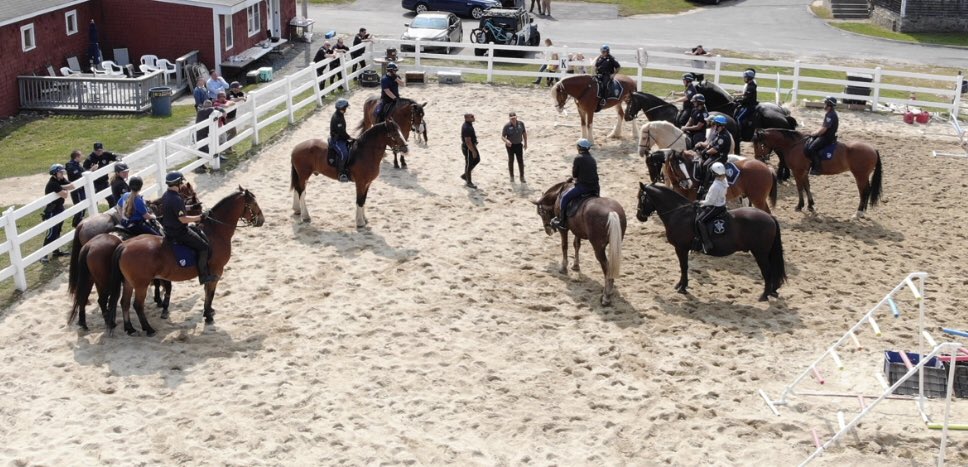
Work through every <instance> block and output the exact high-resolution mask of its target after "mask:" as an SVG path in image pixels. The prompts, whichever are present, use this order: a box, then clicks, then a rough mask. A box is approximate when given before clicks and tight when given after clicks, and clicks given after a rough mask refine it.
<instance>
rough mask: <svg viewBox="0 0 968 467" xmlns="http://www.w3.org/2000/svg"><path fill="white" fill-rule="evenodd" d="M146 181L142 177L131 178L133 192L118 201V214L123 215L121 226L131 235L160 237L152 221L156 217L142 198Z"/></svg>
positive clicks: (122, 196) (129, 185)
mask: <svg viewBox="0 0 968 467" xmlns="http://www.w3.org/2000/svg"><path fill="white" fill-rule="evenodd" d="M144 183H145V182H144V180H142V179H141V177H131V180H129V181H128V187H129V188H130V189H131V191H129V192H127V193H125V194H123V195H121V199H119V200H118V212H120V213H121V225H123V226H124V228H125V229H127V230H128V232H131V235H141V234H151V235H158V236H160V235H161V233H159V232H158V229H156V228H155V227H154V226H153V225H151V223H150V222H151V221H154V220H155V219H156V217H155V215H154V214H152V213H151V212H150V211H148V205H147V204H145V199H144V198H143V197H142V196H141V188H142V187H144Z"/></svg>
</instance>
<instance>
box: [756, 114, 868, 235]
mask: <svg viewBox="0 0 968 467" xmlns="http://www.w3.org/2000/svg"><path fill="white" fill-rule="evenodd" d="M805 140H806V137H805V136H804V135H803V134H802V133H800V132H799V131H796V130H780V129H776V128H773V129H768V130H757V131H756V134H755V135H753V149H754V153H755V154H756V158H757V159H760V160H767V159H768V158H769V157H770V153H773V152H775V153H776V154H777V155H778V156H779V157H780V159H783V161H784V162H785V163H786V165H787V166H788V167H790V170H791V171H792V172H793V178H794V180H796V182H797V195H798V196H799V197H800V201H799V202H798V203H797V211H800V210H802V209H803V192H804V191H806V192H807V200H808V204H807V209H809V210H811V211H813V193H811V192H810V178H809V175H808V171H809V170H810V159H809V158H808V157H807V156H806V155H805V154H804V152H803V149H804V144H805ZM820 166H821V167H820V168H821V171H820V174H821V175H834V174H839V173H843V172H846V171H848V170H850V173H851V174H853V175H854V180H855V181H856V182H857V191H858V192H859V193H860V203H859V204H858V205H857V213H856V214H855V215H854V218H855V219H856V218H860V217H864V213H865V212H866V211H867V206H868V204H869V205H870V206H871V207H875V206H877V203H878V201H880V199H881V176H882V169H881V154H880V152H878V151H877V150H876V149H874V147H873V146H871V145H869V144H867V143H861V142H854V141H852V142H849V143H837V149H836V151H834V155H833V158H832V159H830V160H829V161H823V162H822V163H821V164H820Z"/></svg>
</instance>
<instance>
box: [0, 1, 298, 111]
mask: <svg viewBox="0 0 968 467" xmlns="http://www.w3.org/2000/svg"><path fill="white" fill-rule="evenodd" d="M295 16H296V0H3V1H0V44H4V46H3V47H2V48H0V63H2V64H3V67H0V117H7V116H10V115H14V114H16V113H17V111H18V108H19V104H20V102H19V95H18V85H17V76H22V75H33V74H37V75H44V76H46V75H47V73H48V71H47V66H48V65H50V66H52V67H53V68H54V70H59V69H60V68H61V67H64V66H68V63H67V58H68V57H78V59H79V62H80V65H81V67H82V68H83V69H85V70H86V69H88V68H89V61H88V60H87V58H86V57H87V54H88V44H89V36H88V25H89V23H90V22H91V20H94V22H95V24H96V25H97V28H98V40H99V44H100V49H101V53H102V55H103V58H104V59H106V60H114V58H115V57H114V56H113V53H112V51H113V50H114V49H115V48H127V49H128V55H129V57H130V60H131V62H132V63H135V64H137V63H138V62H139V58H140V57H141V56H142V55H148V54H150V55H156V56H158V57H160V58H167V59H169V60H172V61H174V60H175V58H177V57H180V56H182V55H184V54H186V53H188V52H191V51H192V50H198V51H199V54H198V61H199V62H201V63H204V64H205V65H207V66H209V67H210V68H219V67H220V65H219V64H220V63H223V62H226V61H228V60H229V57H232V56H234V55H237V54H240V53H242V52H243V51H245V50H246V49H249V48H252V47H254V46H256V44H257V43H258V42H260V41H263V40H265V39H266V38H267V37H286V36H287V31H288V28H289V22H290V20H292V18H293V17H295ZM58 74H59V72H58Z"/></svg>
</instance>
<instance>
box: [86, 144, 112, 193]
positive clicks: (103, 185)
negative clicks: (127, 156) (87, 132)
mask: <svg viewBox="0 0 968 467" xmlns="http://www.w3.org/2000/svg"><path fill="white" fill-rule="evenodd" d="M119 160H121V159H119V158H118V156H117V155H116V154H114V153H113V152H109V151H105V150H104V145H103V144H101V143H94V152H92V153H90V154H88V156H87V160H85V161H84V170H87V171H90V172H93V171H95V170H98V169H102V168H104V167H107V166H109V165H111V163H112V162H117V161H119ZM109 185H110V184H109V183H108V176H107V174H104V175H102V176H100V177H98V178H97V179H95V180H94V191H95V192H101V191H104V190H106V189H108V186H109Z"/></svg>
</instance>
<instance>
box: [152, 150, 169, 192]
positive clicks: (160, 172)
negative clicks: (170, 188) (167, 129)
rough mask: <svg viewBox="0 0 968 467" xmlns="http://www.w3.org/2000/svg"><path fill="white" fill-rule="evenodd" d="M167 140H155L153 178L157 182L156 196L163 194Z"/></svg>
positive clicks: (166, 167) (166, 168)
mask: <svg viewBox="0 0 968 467" xmlns="http://www.w3.org/2000/svg"><path fill="white" fill-rule="evenodd" d="M167 153H168V140H166V139H164V138H158V139H157V140H155V177H156V178H157V180H158V196H161V195H164V194H165V190H166V188H165V176H166V175H168V154H167Z"/></svg>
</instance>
